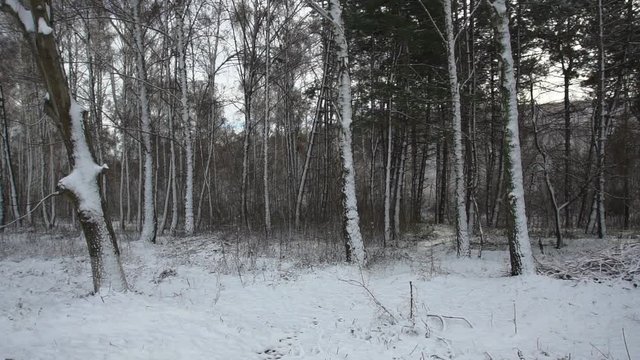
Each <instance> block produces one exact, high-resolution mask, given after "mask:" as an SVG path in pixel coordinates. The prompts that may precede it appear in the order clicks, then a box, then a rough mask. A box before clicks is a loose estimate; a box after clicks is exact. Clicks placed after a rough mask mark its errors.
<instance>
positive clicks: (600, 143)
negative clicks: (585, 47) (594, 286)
mask: <svg viewBox="0 0 640 360" xmlns="http://www.w3.org/2000/svg"><path fill="white" fill-rule="evenodd" d="M603 27H604V24H603V20H602V0H598V90H597V96H598V109H599V110H598V118H597V119H596V121H597V127H596V128H597V136H598V138H597V144H596V145H597V146H596V149H597V156H598V177H597V180H596V210H597V212H596V214H597V216H596V220H597V223H596V224H597V227H598V237H599V238H600V239H602V238H604V237H605V236H606V235H607V225H606V221H605V210H604V196H605V193H604V182H605V179H604V176H605V173H604V172H605V146H606V140H607V132H606V123H605V108H604V106H605V105H604V96H605V86H604V79H605V78H604V76H605V59H604V40H603V39H604V34H603Z"/></svg>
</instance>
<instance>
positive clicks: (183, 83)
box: [176, 0, 194, 235]
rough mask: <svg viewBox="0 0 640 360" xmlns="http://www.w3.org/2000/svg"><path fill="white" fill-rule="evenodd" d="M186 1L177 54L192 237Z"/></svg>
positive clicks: (187, 222)
mask: <svg viewBox="0 0 640 360" xmlns="http://www.w3.org/2000/svg"><path fill="white" fill-rule="evenodd" d="M186 8H187V4H186V0H181V1H180V4H179V6H178V17H177V18H178V24H177V44H176V47H177V52H178V68H179V71H180V73H179V75H178V76H179V79H180V104H181V107H182V123H183V124H184V142H185V146H184V153H185V157H186V159H185V165H186V167H187V176H186V179H185V195H184V196H185V201H184V232H185V234H187V235H192V234H193V231H194V225H193V140H192V137H193V135H192V132H193V129H192V128H193V124H192V122H191V118H190V117H189V101H188V89H187V62H186V57H187V54H186V46H187V44H186V43H185V29H184V17H185V16H186Z"/></svg>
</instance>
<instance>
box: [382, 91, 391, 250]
mask: <svg viewBox="0 0 640 360" xmlns="http://www.w3.org/2000/svg"><path fill="white" fill-rule="evenodd" d="M391 105H392V100H391V99H389V114H388V118H387V161H386V164H385V177H384V242H383V246H385V247H386V246H387V244H389V243H390V242H391V159H392V152H393V125H392V122H391Z"/></svg>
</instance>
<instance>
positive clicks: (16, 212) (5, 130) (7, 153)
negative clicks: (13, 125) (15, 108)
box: [0, 5, 22, 226]
mask: <svg viewBox="0 0 640 360" xmlns="http://www.w3.org/2000/svg"><path fill="white" fill-rule="evenodd" d="M7 6H8V5H7ZM0 97H2V98H3V99H4V94H1V95H0ZM3 104H4V102H3ZM2 112H3V114H2V115H3V116H2V140H3V141H4V160H5V167H6V168H7V175H8V176H9V196H10V197H9V200H10V201H9V202H10V204H11V213H12V215H13V218H14V220H17V224H18V226H22V220H20V219H21V217H20V208H19V205H18V204H19V203H18V191H17V189H16V178H15V174H14V169H13V157H12V156H11V143H10V142H9V120H8V119H7V113H6V111H5V110H4V106H3V107H2Z"/></svg>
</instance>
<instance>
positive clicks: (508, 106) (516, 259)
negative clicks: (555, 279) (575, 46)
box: [491, 0, 536, 275]
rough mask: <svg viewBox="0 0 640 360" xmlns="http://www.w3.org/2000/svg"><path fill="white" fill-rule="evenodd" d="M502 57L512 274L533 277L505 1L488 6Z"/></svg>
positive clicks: (533, 265) (534, 268)
mask: <svg viewBox="0 0 640 360" xmlns="http://www.w3.org/2000/svg"><path fill="white" fill-rule="evenodd" d="M491 7H492V8H493V11H494V13H495V14H494V23H495V27H496V31H497V34H498V43H499V46H500V50H501V51H500V57H501V58H502V74H503V76H502V91H503V98H504V99H503V102H504V105H503V116H504V118H505V122H506V127H505V140H504V141H505V146H506V150H505V154H504V156H505V170H506V175H507V181H506V185H507V198H508V206H509V226H508V233H509V235H508V236H509V253H510V255H511V274H512V275H531V274H535V272H536V267H535V264H534V261H533V254H532V253H531V243H530V241H529V231H528V229H527V215H526V212H525V202H524V187H523V179H522V160H521V151H520V137H519V129H518V100H517V92H516V82H515V76H514V69H513V56H512V52H511V34H510V33H509V17H508V14H507V6H506V3H505V0H495V1H493V2H492V3H491Z"/></svg>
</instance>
